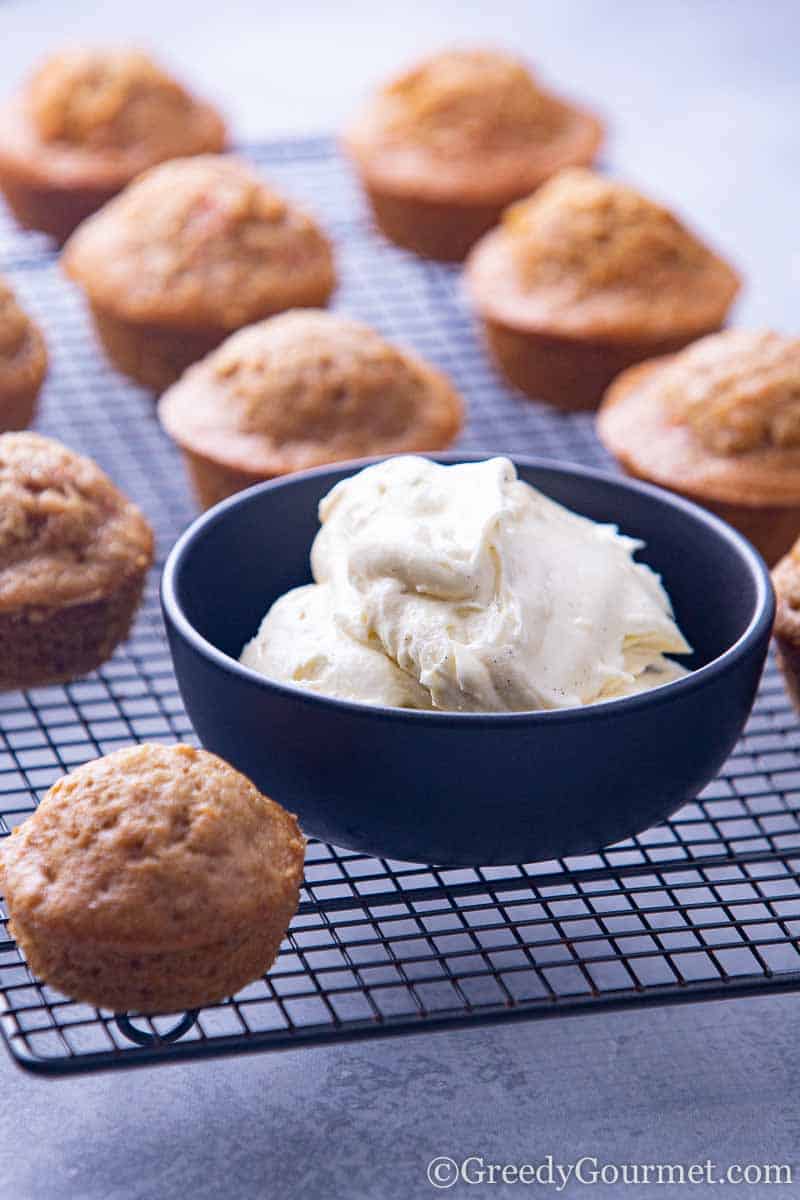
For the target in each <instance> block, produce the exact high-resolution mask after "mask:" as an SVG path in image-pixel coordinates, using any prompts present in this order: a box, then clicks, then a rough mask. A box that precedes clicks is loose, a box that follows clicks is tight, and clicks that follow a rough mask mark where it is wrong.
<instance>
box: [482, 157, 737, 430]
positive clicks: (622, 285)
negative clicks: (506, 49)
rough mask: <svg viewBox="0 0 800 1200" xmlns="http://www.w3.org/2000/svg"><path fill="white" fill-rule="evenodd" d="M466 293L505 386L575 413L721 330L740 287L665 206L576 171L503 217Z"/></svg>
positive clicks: (729, 271) (487, 242) (484, 246)
mask: <svg viewBox="0 0 800 1200" xmlns="http://www.w3.org/2000/svg"><path fill="white" fill-rule="evenodd" d="M467 284H468V287H469V292H470V296H471V299H472V302H473V305H474V306H475V308H476V310H477V312H478V314H479V316H480V317H481V319H482V321H483V324H484V326H485V330H486V336H487V339H488V342H489V348H490V350H491V352H492V355H493V356H494V358H495V360H496V362H497V364H498V366H499V367H500V370H501V371H502V372H503V373H504V375H506V376H507V378H508V379H509V380H510V381H511V383H513V384H515V385H516V386H517V387H518V388H520V389H521V390H522V391H523V392H525V393H526V394H527V395H529V396H532V397H534V398H535V399H539V400H546V401H547V402H548V403H550V404H554V405H556V406H557V407H558V408H563V409H581V408H593V407H595V405H597V404H598V403H599V401H600V398H601V397H602V394H603V392H604V390H605V388H606V387H607V386H608V384H609V383H610V382H611V380H612V379H613V378H614V376H615V375H617V374H618V373H619V372H620V371H622V370H623V369H624V368H625V367H629V366H631V364H633V363H636V362H640V361H641V360H642V359H645V358H652V357H653V356H654V355H657V354H667V353H671V352H672V351H675V350H679V349H680V348H681V347H683V346H685V345H687V343H689V342H691V341H693V340H694V339H695V338H697V337H700V336H702V335H703V334H706V333H710V332H713V331H714V330H715V329H717V328H719V326H720V325H721V324H722V322H723V321H724V319H725V315H726V313H727V311H728V308H729V307H730V305H731V303H732V301H733V298H734V296H735V295H736V292H737V291H738V288H739V279H738V276H737V275H736V273H735V271H733V269H732V268H731V267H730V266H728V264H727V263H725V262H723V261H722V259H720V258H718V257H717V255H716V254H714V253H713V252H712V251H711V250H709V249H708V247H706V246H704V245H703V243H702V242H700V241H698V239H697V238H696V237H695V236H694V234H692V233H690V232H689V230H688V229H686V228H685V226H684V225H683V224H681V222H680V221H679V220H678V219H677V217H675V216H673V214H672V213H671V212H669V211H668V210H667V209H666V208H662V207H661V206H660V205H658V204H655V203H654V202H653V201H652V200H648V199H647V197H645V196H642V195H640V194H639V192H636V191H634V190H633V188H630V187H626V186H625V185H623V184H621V183H616V182H615V181H613V180H610V179H603V178H602V177H601V176H599V175H595V174H594V173H593V172H591V171H586V170H580V169H577V168H576V169H574V170H568V171H562V172H561V173H560V174H559V175H558V176H556V178H555V179H553V180H551V181H550V182H549V183H547V184H545V186H544V187H543V188H541V189H540V190H539V191H538V192H537V193H536V195H534V196H532V197H531V198H530V199H528V200H523V201H521V202H520V203H518V204H515V205H512V207H511V208H509V209H508V210H507V212H506V213H504V215H503V220H502V223H501V225H500V226H499V228H497V229H495V230H493V231H492V232H491V233H489V234H487V235H486V237H484V238H482V239H481V241H480V242H479V243H478V245H477V246H476V247H475V249H474V250H473V251H472V253H471V255H470V257H469V261H468V263H467Z"/></svg>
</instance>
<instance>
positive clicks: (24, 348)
mask: <svg viewBox="0 0 800 1200" xmlns="http://www.w3.org/2000/svg"><path fill="white" fill-rule="evenodd" d="M46 370H47V351H46V349H45V344H44V338H43V337H42V334H41V332H40V330H39V327H38V325H35V324H34V322H33V321H32V320H31V319H30V317H29V316H28V315H27V314H26V313H25V312H24V311H23V309H22V308H20V306H19V304H18V303H17V299H16V297H15V295H14V293H13V292H12V290H11V288H10V287H9V286H8V284H7V283H6V282H5V280H4V279H2V278H0V402H2V399H3V397H4V396H10V395H14V394H15V393H17V392H28V391H31V390H32V389H35V388H38V386H39V384H40V383H41V381H42V379H43V378H44V375H45V371H46ZM2 420H3V414H2V411H0V427H2Z"/></svg>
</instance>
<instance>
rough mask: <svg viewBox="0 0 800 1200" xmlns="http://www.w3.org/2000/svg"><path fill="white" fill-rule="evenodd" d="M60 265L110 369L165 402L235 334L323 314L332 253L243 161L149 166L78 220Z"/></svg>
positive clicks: (208, 159) (206, 159) (204, 159)
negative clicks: (86, 309)
mask: <svg viewBox="0 0 800 1200" xmlns="http://www.w3.org/2000/svg"><path fill="white" fill-rule="evenodd" d="M62 258H63V264H64V268H65V270H66V271H67V274H68V275H70V276H71V277H72V278H73V279H74V280H75V281H76V282H77V283H79V284H80V286H81V287H82V288H83V290H84V291H85V292H86V295H87V297H88V300H89V304H90V305H91V309H92V314H93V317H94V321H95V325H96V327H97V330H98V333H99V335H100V338H101V341H102V342H103V345H104V346H105V349H106V351H107V353H108V355H109V357H110V359H111V361H112V362H113V363H114V364H115V366H117V367H118V368H119V369H120V370H121V371H124V372H125V374H127V375H130V376H131V378H133V379H135V380H136V381H137V382H138V383H141V384H144V386H145V387H150V388H153V389H154V390H156V391H163V389H164V388H166V387H168V386H169V385H170V384H171V383H174V382H175V380H176V379H177V378H178V377H179V375H180V374H181V373H182V372H183V371H184V370H185V369H186V367H188V366H189V365H190V363H193V362H195V361H196V360H197V359H198V358H202V357H203V355H205V354H208V353H209V352H210V351H211V350H213V349H215V348H216V347H217V346H218V345H219V344H220V342H222V341H223V340H224V339H225V338H226V337H227V336H228V334H229V333H231V332H232V331H233V330H234V329H239V328H240V327H241V326H242V325H248V324H250V322H251V321H257V320H260V319H261V318H262V317H267V316H271V315H272V314H273V313H278V312H282V311H283V310H284V309H287V308H294V307H297V306H302V307H314V306H317V305H323V304H326V303H327V301H328V298H329V296H330V294H331V292H332V291H333V289H334V287H335V285H336V277H335V274H334V267H333V253H332V250H331V246H330V243H329V242H328V240H327V238H326V237H325V236H324V234H323V233H322V232H321V230H320V229H319V228H318V227H317V225H316V224H315V223H314V221H312V220H311V218H310V217H309V216H307V215H306V213H304V212H303V211H301V210H300V209H298V208H295V207H294V206H293V205H290V204H287V203H286V201H284V200H282V199H281V197H280V196H278V195H276V193H275V192H273V191H272V189H271V188H270V187H268V186H267V185H266V184H265V183H264V182H263V181H262V180H261V179H260V178H259V177H258V175H256V174H255V172H254V171H253V170H252V169H251V168H250V167H249V166H248V165H247V164H246V163H244V162H241V161H239V160H238V159H235V158H222V157H217V156H214V155H206V156H198V157H195V158H182V159H175V160H174V161H172V162H169V163H164V164H163V165H162V166H160V167H154V168H153V169H152V170H151V171H148V172H147V173H146V174H144V175H143V176H141V178H140V179H137V180H136V182H135V183H132V184H131V185H130V187H128V188H126V190H125V191H124V192H123V193H122V195H121V196H118V197H117V198H116V199H115V200H112V201H111V203H110V204H107V205H106V206H105V208H103V209H102V210H101V211H100V212H99V213H97V214H96V215H95V216H94V217H90V218H89V220H88V221H85V222H84V224H83V225H81V227H80V228H79V229H77V230H76V231H75V233H74V234H73V235H72V237H71V238H70V240H69V242H68V243H67V245H66V247H65V249H64V253H63V256H62Z"/></svg>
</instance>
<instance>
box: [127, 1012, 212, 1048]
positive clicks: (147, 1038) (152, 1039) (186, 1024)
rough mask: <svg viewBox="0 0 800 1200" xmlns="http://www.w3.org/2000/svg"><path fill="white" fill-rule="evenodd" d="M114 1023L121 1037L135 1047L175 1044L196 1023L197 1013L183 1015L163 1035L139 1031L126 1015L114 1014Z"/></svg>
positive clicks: (155, 1031)
mask: <svg viewBox="0 0 800 1200" xmlns="http://www.w3.org/2000/svg"><path fill="white" fill-rule="evenodd" d="M114 1023H115V1024H116V1026H117V1029H118V1030H119V1031H120V1033H121V1034H122V1035H123V1037H126V1038H128V1039H129V1041H131V1042H135V1043H136V1045H137V1046H158V1045H161V1044H163V1043H164V1042H177V1041H179V1040H180V1039H181V1038H182V1037H184V1035H185V1034H187V1033H188V1032H189V1030H190V1029H192V1028H193V1027H194V1026H195V1024H196V1023H197V1012H196V1011H195V1010H194V1009H191V1010H190V1011H189V1012H186V1013H184V1014H183V1016H182V1017H181V1018H180V1020H179V1021H177V1022H176V1024H175V1025H173V1026H172V1028H171V1029H167V1030H165V1031H164V1032H163V1033H160V1032H159V1031H158V1030H156V1029H153V1030H152V1031H151V1030H147V1029H140V1028H139V1027H138V1026H136V1025H134V1024H133V1021H132V1020H131V1018H130V1017H129V1016H128V1014H127V1013H115V1014H114Z"/></svg>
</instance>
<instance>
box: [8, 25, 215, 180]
mask: <svg viewBox="0 0 800 1200" xmlns="http://www.w3.org/2000/svg"><path fill="white" fill-rule="evenodd" d="M224 144H225V126H224V124H223V121H222V119H221V117H220V116H219V114H218V113H217V112H216V111H215V110H214V109H213V108H211V107H210V105H208V104H205V103H203V102H202V101H200V100H197V99H195V98H194V97H193V96H191V95H190V94H189V92H187V91H186V89H185V88H184V87H182V86H181V84H180V83H178V81H177V80H175V79H173V78H172V76H170V75H168V74H167V73H166V72H165V71H164V70H163V69H162V68H161V67H160V66H159V65H158V64H157V63H156V62H154V61H153V59H151V58H150V57H149V55H147V54H144V53H142V52H141V51H140V50H132V49H104V50H101V49H90V48H87V47H74V48H70V49H66V50H61V51H59V52H58V53H57V54H53V55H51V56H50V57H49V58H47V59H46V60H45V61H44V62H43V63H42V64H41V66H39V67H38V69H37V70H36V71H34V73H33V74H32V75H31V76H30V78H29V79H28V80H27V82H26V84H25V85H24V87H23V88H22V90H21V91H20V93H19V94H18V95H17V96H16V97H14V98H13V99H12V100H11V101H10V102H9V103H8V104H7V105H6V106H5V109H4V111H3V114H2V116H0V151H2V152H4V153H9V154H11V155H12V156H14V155H15V156H17V157H19V158H20V159H21V160H23V161H26V162H27V164H28V166H29V167H30V168H31V169H32V170H33V169H34V168H35V167H36V166H37V164H38V166H39V169H40V171H41V173H42V174H43V175H48V174H49V175H50V176H54V177H57V178H59V179H60V181H61V182H64V183H68V182H69V181H70V179H71V177H72V176H74V177H75V182H78V181H79V179H80V178H81V177H85V178H86V180H87V181H91V182H95V183H97V184H99V185H100V184H111V183H113V182H114V181H115V180H117V181H119V182H125V181H127V180H128V179H130V178H132V177H133V176H134V175H135V174H138V172H139V171H142V170H144V169H145V168H146V167H149V166H152V165H153V164H154V163H158V162H163V161H164V160H165V159H168V158H174V157H175V156H176V155H183V154H200V153H204V152H208V151H217V150H221V149H222V148H223V146H224Z"/></svg>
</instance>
